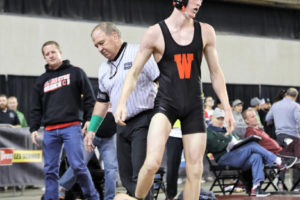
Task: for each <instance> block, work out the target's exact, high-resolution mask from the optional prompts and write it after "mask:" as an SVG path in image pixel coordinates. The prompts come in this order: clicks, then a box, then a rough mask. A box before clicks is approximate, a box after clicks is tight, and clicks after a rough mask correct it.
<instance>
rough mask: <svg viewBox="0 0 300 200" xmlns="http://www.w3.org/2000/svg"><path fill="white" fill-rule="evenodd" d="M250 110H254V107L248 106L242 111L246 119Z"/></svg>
mask: <svg viewBox="0 0 300 200" xmlns="http://www.w3.org/2000/svg"><path fill="white" fill-rule="evenodd" d="M250 111H254V109H253V108H248V109H246V110H244V112H243V113H242V116H243V118H244V120H245V119H246V118H247V113H248V112H250Z"/></svg>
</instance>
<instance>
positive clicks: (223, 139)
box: [206, 109, 291, 196]
mask: <svg viewBox="0 0 300 200" xmlns="http://www.w3.org/2000/svg"><path fill="white" fill-rule="evenodd" d="M224 117H225V113H224V111H222V110H219V109H218V110H215V111H214V113H213V117H212V124H211V125H210V126H209V127H208V128H207V147H206V151H207V152H208V153H212V154H213V156H214V158H215V160H216V161H217V163H218V164H219V165H226V166H231V167H235V168H241V169H251V170H252V177H253V180H252V183H253V186H252V189H251V195H255V196H268V195H269V193H266V192H264V191H263V190H262V189H261V183H262V182H264V180H265V176H264V163H265V164H267V165H272V164H273V163H275V164H277V165H278V167H279V168H280V169H286V168H288V167H291V166H290V165H291V159H289V158H280V157H278V156H276V155H274V154H273V153H272V152H270V151H268V150H266V149H265V148H263V147H261V146H260V145H259V144H257V143H256V142H250V143H248V144H245V145H242V146H241V147H239V148H237V149H235V150H232V151H230V149H231V148H230V147H232V145H233V144H234V143H237V140H238V139H237V137H236V136H235V135H234V134H229V133H227V132H226V129H225V128H224V126H223V124H224Z"/></svg>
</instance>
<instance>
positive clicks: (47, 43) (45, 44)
mask: <svg viewBox="0 0 300 200" xmlns="http://www.w3.org/2000/svg"><path fill="white" fill-rule="evenodd" d="M51 44H54V45H55V46H56V48H57V49H58V50H60V46H59V44H58V43H57V42H55V41H53V40H50V41H47V42H45V43H44V44H43V45H42V54H43V55H44V50H43V49H44V47H45V46H48V45H51Z"/></svg>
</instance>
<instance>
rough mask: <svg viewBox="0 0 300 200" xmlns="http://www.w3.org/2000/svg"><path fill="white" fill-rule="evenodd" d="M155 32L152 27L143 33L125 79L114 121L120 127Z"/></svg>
mask: <svg viewBox="0 0 300 200" xmlns="http://www.w3.org/2000/svg"><path fill="white" fill-rule="evenodd" d="M155 32H156V30H155V29H153V27H150V28H148V30H147V31H146V32H145V34H144V36H143V38H142V41H141V44H140V48H139V50H138V52H137V55H136V57H135V60H134V62H133V65H132V67H131V69H130V70H129V72H128V74H127V76H126V78H125V81H124V84H123V88H122V92H121V95H120V99H119V102H118V106H117V109H116V112H115V121H116V123H118V124H120V125H125V124H124V121H125V119H126V101H127V99H128V97H129V96H130V94H131V92H132V91H133V90H134V88H135V86H136V83H137V80H138V76H139V74H140V72H141V71H142V69H143V68H144V65H145V63H146V62H147V60H148V59H149V58H150V56H151V55H152V53H153V50H154V45H153V43H155V41H154V40H155V34H156V33H155Z"/></svg>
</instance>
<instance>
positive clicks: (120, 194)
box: [114, 193, 142, 200]
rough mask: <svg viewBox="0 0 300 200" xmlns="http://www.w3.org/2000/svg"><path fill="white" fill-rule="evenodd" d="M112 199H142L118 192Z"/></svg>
mask: <svg viewBox="0 0 300 200" xmlns="http://www.w3.org/2000/svg"><path fill="white" fill-rule="evenodd" d="M114 200H142V199H137V198H134V197H131V196H129V195H128V194H122V193H119V194H117V195H116V196H115V198H114Z"/></svg>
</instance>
